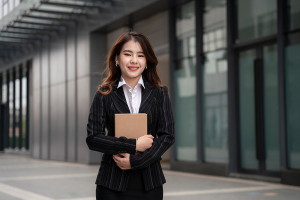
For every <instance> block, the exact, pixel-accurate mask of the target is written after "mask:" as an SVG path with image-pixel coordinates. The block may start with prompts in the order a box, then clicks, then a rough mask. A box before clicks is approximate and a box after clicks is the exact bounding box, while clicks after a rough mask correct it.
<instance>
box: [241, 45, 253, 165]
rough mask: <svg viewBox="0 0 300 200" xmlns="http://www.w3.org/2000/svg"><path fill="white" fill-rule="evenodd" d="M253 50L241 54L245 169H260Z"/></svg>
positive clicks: (242, 146) (242, 158)
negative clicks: (256, 139) (256, 135)
mask: <svg viewBox="0 0 300 200" xmlns="http://www.w3.org/2000/svg"><path fill="white" fill-rule="evenodd" d="M255 58H256V52H255V50H253V49H250V50H247V51H244V52H241V53H240V54H239V99H240V102H239V116H240V159H241V167H242V168H243V169H258V161H257V159H256V141H255V132H256V130H255V127H256V123H255V115H256V113H255V83H254V79H255V74H254V70H253V61H254V60H255Z"/></svg>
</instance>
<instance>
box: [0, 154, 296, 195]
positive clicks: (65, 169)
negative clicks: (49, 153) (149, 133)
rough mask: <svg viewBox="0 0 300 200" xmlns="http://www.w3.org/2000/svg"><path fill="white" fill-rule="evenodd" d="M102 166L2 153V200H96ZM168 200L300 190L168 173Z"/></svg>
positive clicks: (279, 185)
mask: <svg viewBox="0 0 300 200" xmlns="http://www.w3.org/2000/svg"><path fill="white" fill-rule="evenodd" d="M97 171H98V166H93V165H92V166H91V165H84V164H74V163H65V162H55V161H45V160H37V159H32V158H28V157H24V156H17V155H11V154H3V153H0V200H95V198H94V196H95V185H94V181H95V177H96V174H97ZM165 175H166V178H167V184H165V185H164V200H196V199H197V200H201V199H203V200H220V199H221V200H283V199H284V200H299V199H300V187H293V186H287V185H281V184H273V183H266V182H258V181H248V180H242V179H234V178H221V177H216V176H204V175H198V174H190V173H181V172H175V171H168V170H165Z"/></svg>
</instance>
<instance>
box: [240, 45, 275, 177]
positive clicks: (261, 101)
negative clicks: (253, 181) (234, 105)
mask: <svg viewBox="0 0 300 200" xmlns="http://www.w3.org/2000/svg"><path fill="white" fill-rule="evenodd" d="M277 61H278V59H277V45H276V44H271V45H260V46H256V47H255V48H248V49H246V50H242V51H240V52H239V54H238V64H239V85H238V87H239V95H238V96H239V119H240V121H239V148H240V149H239V150H240V151H239V169H240V172H245V173H253V174H261V175H271V176H272V175H277V174H278V171H279V169H280V153H279V121H278V120H279V116H278V113H279V108H278V65H277Z"/></svg>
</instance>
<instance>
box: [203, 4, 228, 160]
mask: <svg viewBox="0 0 300 200" xmlns="http://www.w3.org/2000/svg"><path fill="white" fill-rule="evenodd" d="M203 41H204V46H203V50H204V52H205V63H204V73H203V83H204V88H203V92H204V93H203V100H202V101H201V103H202V104H203V123H204V124H203V134H204V159H205V161H206V162H215V163H227V162H228V146H227V133H228V125H227V124H228V120H227V57H226V1H225V0H215V1H208V0H207V1H206V2H205V12H204V35H203Z"/></svg>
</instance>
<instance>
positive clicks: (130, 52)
mask: <svg viewBox="0 0 300 200" xmlns="http://www.w3.org/2000/svg"><path fill="white" fill-rule="evenodd" d="M116 67H120V69H121V73H122V77H123V78H124V79H125V81H126V83H127V84H128V85H129V86H130V87H131V88H133V87H134V86H135V85H136V84H137V82H138V81H139V78H140V77H141V75H142V73H143V71H144V70H145V68H146V58H145V56H144V53H143V49H142V47H141V45H140V43H138V42H137V41H133V40H130V41H128V42H127V43H125V44H124V46H123V48H122V50H121V53H120V55H117V56H116Z"/></svg>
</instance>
